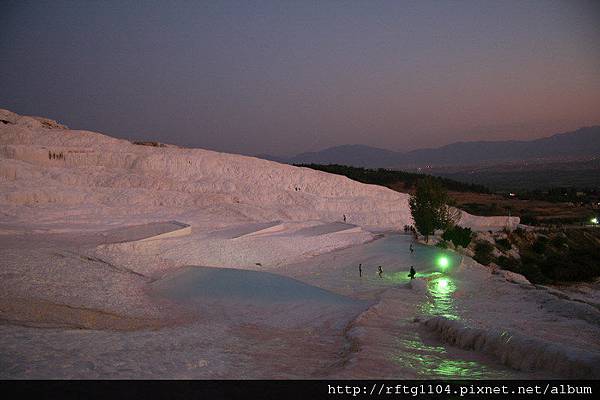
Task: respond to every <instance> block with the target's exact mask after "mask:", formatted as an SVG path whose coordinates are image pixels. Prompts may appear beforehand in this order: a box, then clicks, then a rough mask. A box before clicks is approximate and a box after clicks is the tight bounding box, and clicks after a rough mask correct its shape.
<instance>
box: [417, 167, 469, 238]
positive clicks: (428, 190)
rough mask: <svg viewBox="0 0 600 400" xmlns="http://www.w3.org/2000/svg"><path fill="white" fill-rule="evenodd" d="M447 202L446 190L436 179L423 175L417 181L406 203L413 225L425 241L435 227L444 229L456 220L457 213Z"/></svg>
mask: <svg viewBox="0 0 600 400" xmlns="http://www.w3.org/2000/svg"><path fill="white" fill-rule="evenodd" d="M448 202H449V198H448V192H446V189H444V187H443V186H442V185H441V184H440V183H439V182H438V181H437V180H435V179H432V178H430V177H425V178H423V179H421V180H420V181H419V182H418V184H417V190H416V191H415V194H414V195H411V196H410V200H409V202H408V204H409V206H410V212H411V214H412V217H413V220H414V221H415V227H416V228H417V230H418V231H419V233H420V234H421V235H423V236H425V240H426V241H428V240H429V235H431V234H433V233H434V232H435V230H436V229H445V228H447V227H448V226H450V225H452V224H453V223H454V222H455V221H456V218H457V216H458V214H456V213H455V212H454V211H453V210H452V209H451V208H450V207H448Z"/></svg>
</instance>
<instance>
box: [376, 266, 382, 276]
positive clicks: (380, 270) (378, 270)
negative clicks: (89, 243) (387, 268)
mask: <svg viewBox="0 0 600 400" xmlns="http://www.w3.org/2000/svg"><path fill="white" fill-rule="evenodd" d="M377 275H379V277H380V278H382V277H383V276H382V275H383V269H381V265H380V266H379V267H377Z"/></svg>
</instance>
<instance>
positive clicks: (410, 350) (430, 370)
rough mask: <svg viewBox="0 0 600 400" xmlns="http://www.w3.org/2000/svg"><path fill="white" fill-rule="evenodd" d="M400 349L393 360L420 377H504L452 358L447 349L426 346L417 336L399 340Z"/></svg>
mask: <svg viewBox="0 0 600 400" xmlns="http://www.w3.org/2000/svg"><path fill="white" fill-rule="evenodd" d="M398 348H399V349H401V350H400V351H399V352H397V353H396V354H395V355H394V356H393V357H392V360H393V361H394V362H395V363H397V364H398V365H402V366H403V367H405V368H408V369H411V370H413V371H416V373H417V375H418V376H419V377H423V378H425V377H426V378H429V379H431V378H433V379H435V378H442V379H443V378H469V379H485V378H492V377H495V378H497V377H500V376H501V375H502V373H501V372H499V371H495V370H493V369H488V368H486V367H485V366H484V365H482V364H481V363H479V362H476V361H470V360H464V359H456V358H454V357H452V358H451V356H450V355H449V354H448V352H447V350H446V348H445V347H443V346H436V345H428V344H425V343H423V341H422V340H421V339H420V338H419V337H418V335H416V334H415V335H414V337H412V338H407V339H398Z"/></svg>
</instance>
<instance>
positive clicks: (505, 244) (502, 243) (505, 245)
mask: <svg viewBox="0 0 600 400" xmlns="http://www.w3.org/2000/svg"><path fill="white" fill-rule="evenodd" d="M496 244H497V245H498V247H500V248H501V249H502V250H510V249H511V248H512V246H511V244H510V241H509V240H508V239H496Z"/></svg>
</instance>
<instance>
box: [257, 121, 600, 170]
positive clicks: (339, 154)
mask: <svg viewBox="0 0 600 400" xmlns="http://www.w3.org/2000/svg"><path fill="white" fill-rule="evenodd" d="M598 154H600V126H592V127H585V128H580V129H577V130H575V131H572V132H566V133H559V134H556V135H553V136H550V137H546V138H541V139H536V140H529V141H519V140H507V141H477V142H457V143H452V144H449V145H446V146H442V147H438V148H431V149H419V150H413V151H409V152H406V153H402V152H397V151H391V150H385V149H380V148H376V147H370V146H365V145H343V146H336V147H330V148H327V149H324V150H321V151H317V152H308V153H302V154H298V155H297V156H294V157H291V158H283V157H271V156H262V157H261V158H267V159H270V160H274V161H279V162H285V163H288V164H342V165H351V166H355V167H367V168H394V167H396V168H400V167H419V166H427V165H434V166H440V165H467V164H484V163H499V162H510V161H522V160H528V159H548V160H553V159H555V160H558V159H564V158H572V159H576V158H583V157H590V156H597V155H598Z"/></svg>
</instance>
